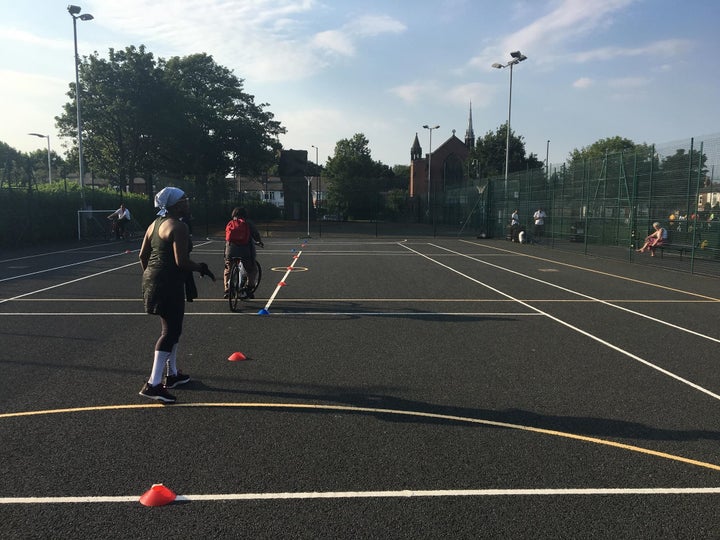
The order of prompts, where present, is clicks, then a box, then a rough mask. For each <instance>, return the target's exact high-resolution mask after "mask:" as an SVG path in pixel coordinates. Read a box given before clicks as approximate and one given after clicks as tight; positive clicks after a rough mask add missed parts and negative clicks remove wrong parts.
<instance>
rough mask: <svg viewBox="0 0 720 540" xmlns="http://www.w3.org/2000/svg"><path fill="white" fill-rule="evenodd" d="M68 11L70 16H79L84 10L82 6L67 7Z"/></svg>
mask: <svg viewBox="0 0 720 540" xmlns="http://www.w3.org/2000/svg"><path fill="white" fill-rule="evenodd" d="M67 10H68V13H69V14H70V15H77V14H78V13H80V12H81V11H82V8H81V7H80V6H73V5H69V6H68V7H67Z"/></svg>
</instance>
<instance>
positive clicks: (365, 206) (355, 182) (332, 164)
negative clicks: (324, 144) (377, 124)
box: [325, 133, 392, 218]
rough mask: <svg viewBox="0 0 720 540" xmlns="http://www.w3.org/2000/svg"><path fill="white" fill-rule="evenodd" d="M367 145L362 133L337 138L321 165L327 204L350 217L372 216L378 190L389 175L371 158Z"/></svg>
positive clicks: (377, 208)
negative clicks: (332, 152) (326, 191)
mask: <svg viewBox="0 0 720 540" xmlns="http://www.w3.org/2000/svg"><path fill="white" fill-rule="evenodd" d="M368 144H369V141H368V140H367V138H366V137H365V135H363V134H362V133H356V134H355V135H353V136H352V137H351V138H350V139H342V140H340V141H338V142H337V143H336V144H335V153H334V155H333V156H332V157H331V158H330V159H328V161H327V165H326V167H325V178H326V179H327V185H328V204H329V207H330V208H333V209H337V210H339V211H340V212H343V213H344V214H346V215H349V216H352V217H354V218H367V217H372V216H373V215H376V213H377V211H378V210H379V206H380V191H381V190H382V189H383V188H384V186H385V184H386V179H389V178H390V177H391V176H392V171H391V170H390V168H389V167H387V166H386V165H383V164H382V163H381V162H379V161H373V159H372V157H371V155H370V149H369V148H368Z"/></svg>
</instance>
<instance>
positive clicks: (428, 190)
mask: <svg viewBox="0 0 720 540" xmlns="http://www.w3.org/2000/svg"><path fill="white" fill-rule="evenodd" d="M423 127H424V128H425V129H427V130H428V131H430V148H429V151H428V175H427V199H428V202H427V215H428V216H429V215H430V196H431V190H430V182H431V176H430V174H431V171H432V132H433V129H437V128H439V127H440V126H432V127H431V126H429V125H427V124H426V125H424V126H423Z"/></svg>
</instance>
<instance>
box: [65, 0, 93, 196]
mask: <svg viewBox="0 0 720 540" xmlns="http://www.w3.org/2000/svg"><path fill="white" fill-rule="evenodd" d="M67 10H68V13H69V14H70V16H71V17H72V19H73V43H74V44H75V106H76V108H77V134H78V172H79V175H80V177H79V184H80V197H81V198H82V200H83V204H84V201H85V168H84V165H83V145H82V116H81V114H80V73H79V67H80V57H79V56H78V46H77V20H78V19H80V20H81V21H90V20H92V19H93V16H92V15H90V14H89V13H83V14H82V15H78V14H79V13H80V11H81V8H80V6H73V5H69V6H68V7H67Z"/></svg>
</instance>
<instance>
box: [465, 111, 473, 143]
mask: <svg viewBox="0 0 720 540" xmlns="http://www.w3.org/2000/svg"><path fill="white" fill-rule="evenodd" d="M465 146H466V147H467V148H468V149H471V148H473V147H474V146H475V132H474V131H473V126H472V101H470V116H469V117H468V128H467V131H465Z"/></svg>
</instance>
